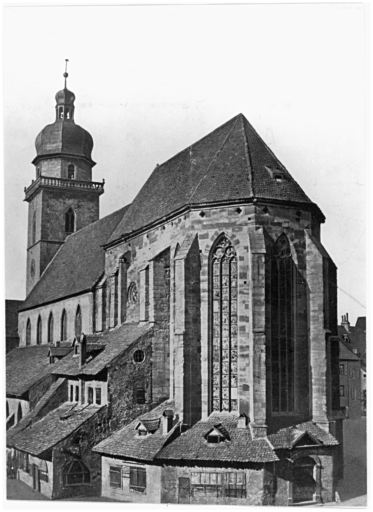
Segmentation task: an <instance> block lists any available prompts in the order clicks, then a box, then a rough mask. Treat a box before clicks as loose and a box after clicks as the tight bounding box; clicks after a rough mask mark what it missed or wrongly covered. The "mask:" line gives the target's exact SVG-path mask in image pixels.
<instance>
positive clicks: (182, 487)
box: [179, 477, 190, 503]
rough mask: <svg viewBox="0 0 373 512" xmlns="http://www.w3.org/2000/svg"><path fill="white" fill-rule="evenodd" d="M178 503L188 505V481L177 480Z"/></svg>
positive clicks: (185, 479)
mask: <svg viewBox="0 0 373 512" xmlns="http://www.w3.org/2000/svg"><path fill="white" fill-rule="evenodd" d="M179 503H190V479H189V478H185V477H180V478H179Z"/></svg>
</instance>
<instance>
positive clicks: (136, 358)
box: [133, 350, 145, 363]
mask: <svg viewBox="0 0 373 512" xmlns="http://www.w3.org/2000/svg"><path fill="white" fill-rule="evenodd" d="M144 359H145V354H144V352H143V351H142V350H136V352H135V353H134V354H133V360H134V361H135V363H142V362H143V361H144Z"/></svg>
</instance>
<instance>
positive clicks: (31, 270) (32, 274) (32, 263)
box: [30, 260, 35, 280]
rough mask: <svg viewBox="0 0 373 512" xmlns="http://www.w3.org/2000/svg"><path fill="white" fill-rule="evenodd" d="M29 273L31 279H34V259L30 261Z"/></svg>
mask: <svg viewBox="0 0 373 512" xmlns="http://www.w3.org/2000/svg"><path fill="white" fill-rule="evenodd" d="M30 275H31V279H32V280H34V279H35V260H32V261H31V266H30Z"/></svg>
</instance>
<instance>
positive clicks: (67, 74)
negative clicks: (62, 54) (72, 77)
mask: <svg viewBox="0 0 373 512" xmlns="http://www.w3.org/2000/svg"><path fill="white" fill-rule="evenodd" d="M68 62H69V59H65V73H64V74H63V76H64V77H65V89H67V87H66V81H67V77H68V76H69V73H68V72H67V63H68Z"/></svg>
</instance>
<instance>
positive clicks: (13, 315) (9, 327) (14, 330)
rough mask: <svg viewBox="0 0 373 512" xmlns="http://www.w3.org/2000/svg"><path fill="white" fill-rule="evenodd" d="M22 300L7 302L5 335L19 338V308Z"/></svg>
mask: <svg viewBox="0 0 373 512" xmlns="http://www.w3.org/2000/svg"><path fill="white" fill-rule="evenodd" d="M22 302H23V301H22V300H6V301H5V333H6V336H18V308H19V307H20V305H21V304H22Z"/></svg>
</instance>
